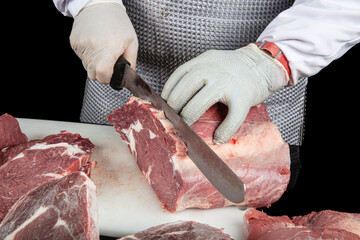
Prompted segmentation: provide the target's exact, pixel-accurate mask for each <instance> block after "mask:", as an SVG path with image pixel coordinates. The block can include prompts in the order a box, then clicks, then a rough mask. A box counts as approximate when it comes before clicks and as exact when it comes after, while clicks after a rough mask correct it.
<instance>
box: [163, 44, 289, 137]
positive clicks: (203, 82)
mask: <svg viewBox="0 0 360 240" xmlns="http://www.w3.org/2000/svg"><path fill="white" fill-rule="evenodd" d="M288 81H289V76H288V74H287V72H286V70H285V68H284V67H283V65H281V63H280V62H278V61H277V60H274V59H273V58H272V57H271V56H269V55H268V54H266V53H264V52H263V51H262V50H260V49H258V47H257V46H256V45H255V44H250V45H248V46H246V47H243V48H240V49H237V50H229V51H222V50H209V51H207V52H205V53H203V54H201V55H199V56H198V57H196V58H194V59H192V60H190V61H188V62H186V63H185V64H183V65H182V66H180V67H179V68H178V69H176V70H175V72H174V73H173V74H172V75H171V76H170V78H169V80H168V81H167V82H166V84H165V86H164V89H163V91H162V94H161V97H162V98H163V99H164V100H166V101H167V103H168V104H169V106H170V107H171V108H173V109H174V110H175V111H176V112H177V113H179V112H180V111H181V114H180V115H181V116H182V118H183V119H184V121H185V122H186V123H187V124H188V125H190V126H191V125H192V124H193V123H194V122H196V121H197V120H198V119H199V117H200V116H201V115H202V114H204V113H205V112H206V110H208V109H209V108H210V107H211V106H212V105H213V104H215V103H216V102H221V103H224V104H226V105H227V106H228V107H229V111H228V115H227V116H226V118H225V119H224V121H223V122H222V123H221V124H220V126H219V127H218V128H217V129H216V131H215V134H214V142H215V143H224V142H227V141H228V140H229V139H230V138H231V137H232V135H233V134H234V133H235V132H236V131H237V130H238V129H239V127H240V125H241V123H242V122H243V121H244V119H245V118H246V116H247V114H248V112H249V109H250V107H252V106H254V105H257V104H259V103H261V102H263V101H264V100H265V99H266V98H267V97H268V96H269V95H270V94H271V93H272V92H274V91H276V90H279V89H280V88H281V87H282V86H285V85H287V83H288Z"/></svg>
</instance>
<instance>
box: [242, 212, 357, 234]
mask: <svg viewBox="0 0 360 240" xmlns="http://www.w3.org/2000/svg"><path fill="white" fill-rule="evenodd" d="M244 223H245V232H246V239H248V240H255V239H267V240H282V239H284V240H285V239H288V240H292V239H294V240H295V239H298V240H302V239H304V240H305V239H306V240H312V239H314V240H315V239H320V240H321V239H329V240H330V239H339V240H340V239H343V240H359V239H360V214H358V213H345V212H337V211H331V210H324V211H320V212H312V213H310V214H307V215H305V216H296V217H293V218H292V219H290V218H289V217H288V216H279V217H273V216H268V215H267V214H266V213H264V212H260V211H258V210H255V209H252V210H249V211H248V212H247V213H246V214H245V215H244Z"/></svg>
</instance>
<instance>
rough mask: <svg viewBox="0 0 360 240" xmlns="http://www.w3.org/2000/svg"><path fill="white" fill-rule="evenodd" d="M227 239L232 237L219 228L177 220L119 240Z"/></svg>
mask: <svg viewBox="0 0 360 240" xmlns="http://www.w3.org/2000/svg"><path fill="white" fill-rule="evenodd" d="M131 239H133V240H135V239H136V240H150V239H154V240H155V239H156V240H167V239H169V240H170V239H177V240H182V239H184V240H185V239H192V240H219V239H222V240H227V239H229V240H230V239H233V238H232V237H231V236H230V235H228V234H226V233H224V232H222V231H221V230H220V229H217V228H214V227H211V226H209V225H207V224H202V223H198V222H193V221H177V222H172V223H166V224H162V225H158V226H155V227H152V228H149V229H146V230H144V231H141V232H138V233H135V234H133V235H130V236H126V237H123V238H120V239H119V240H131Z"/></svg>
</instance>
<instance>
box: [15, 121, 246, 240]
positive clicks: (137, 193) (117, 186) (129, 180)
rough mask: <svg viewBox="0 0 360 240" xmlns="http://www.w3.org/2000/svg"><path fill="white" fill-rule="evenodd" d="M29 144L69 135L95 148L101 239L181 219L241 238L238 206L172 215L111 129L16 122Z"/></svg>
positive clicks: (70, 124)
mask: <svg viewBox="0 0 360 240" xmlns="http://www.w3.org/2000/svg"><path fill="white" fill-rule="evenodd" d="M18 121H19V123H20V127H21V130H22V131H23V132H24V133H25V134H26V135H27V136H28V138H29V140H32V139H41V138H43V137H45V136H47V135H50V134H56V133H59V132H60V131H61V130H66V131H68V132H71V133H79V134H80V135H81V136H82V137H84V138H89V139H90V140H91V142H92V143H93V144H95V151H94V153H93V155H92V158H91V159H92V160H95V161H97V166H96V167H95V169H93V171H92V173H91V179H92V180H93V181H94V183H95V184H96V187H97V201H98V208H99V228H100V234H101V235H105V236H111V237H121V236H125V235H128V234H133V233H135V232H138V231H141V230H144V229H146V228H149V227H152V226H155V225H159V224H162V223H166V222H172V221H177V220H192V221H197V222H200V223H206V224H209V225H211V226H213V227H217V228H223V229H224V232H226V233H228V234H230V235H231V236H232V237H234V238H235V239H239V240H241V239H244V237H243V215H244V213H245V211H244V210H241V209H240V208H238V207H225V208H218V209H208V210H200V209H187V210H184V211H181V212H177V213H170V212H168V211H166V210H164V209H162V208H161V203H160V201H159V200H158V198H157V197H156V195H155V193H154V192H153V190H152V189H151V187H150V185H148V183H147V182H146V180H145V177H144V176H143V175H142V173H141V172H140V170H139V169H138V167H137V165H136V163H135V161H134V160H133V158H132V155H131V154H130V152H129V150H128V148H127V146H126V145H125V144H124V143H123V142H122V140H121V138H120V135H119V134H118V133H117V132H116V131H115V129H114V128H113V127H112V126H102V125H94V124H85V123H72V122H60V121H48V120H34V119H23V118H20V119H18Z"/></svg>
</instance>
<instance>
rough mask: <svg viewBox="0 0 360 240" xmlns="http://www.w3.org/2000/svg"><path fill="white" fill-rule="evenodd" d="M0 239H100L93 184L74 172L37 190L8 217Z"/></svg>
mask: <svg viewBox="0 0 360 240" xmlns="http://www.w3.org/2000/svg"><path fill="white" fill-rule="evenodd" d="M0 239H4V240H8V239H9V240H10V239H14V240H17V239H19V240H20V239H44V240H45V239H46V240H56V239H62V240H65V239H83V240H95V239H99V229H98V227H97V204H96V188H95V185H94V183H93V182H92V181H91V180H90V179H89V178H88V177H87V175H86V174H85V173H83V172H73V173H71V174H68V175H66V176H64V177H61V178H53V179H51V180H49V181H47V182H46V183H45V184H43V185H41V186H40V187H37V188H35V189H34V190H32V191H30V192H29V193H27V194H26V195H24V196H23V197H21V198H20V200H19V201H17V202H16V203H15V205H14V206H13V207H12V208H11V210H10V211H9V213H8V214H7V215H6V217H5V218H4V220H3V221H2V223H1V224H0Z"/></svg>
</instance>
